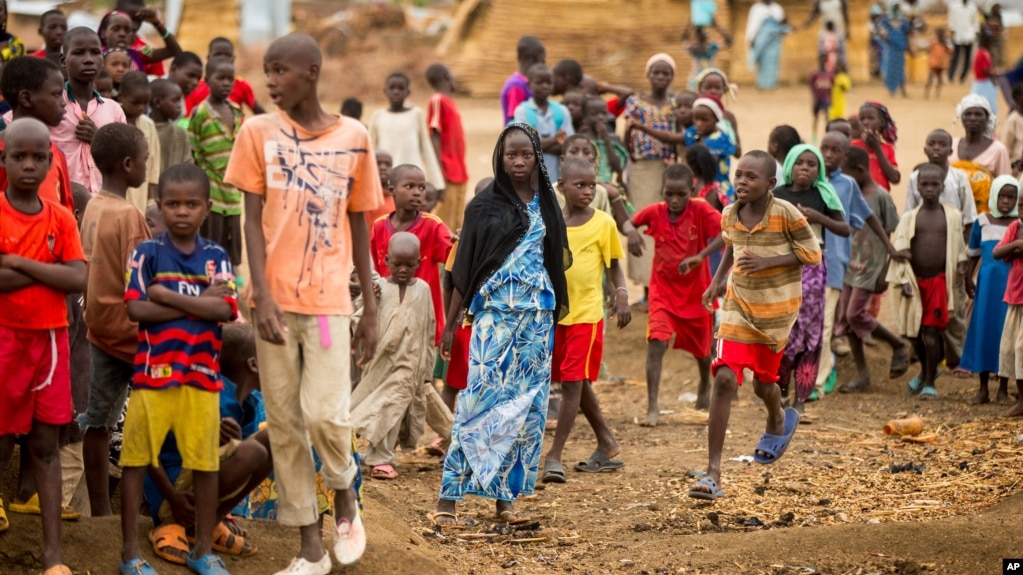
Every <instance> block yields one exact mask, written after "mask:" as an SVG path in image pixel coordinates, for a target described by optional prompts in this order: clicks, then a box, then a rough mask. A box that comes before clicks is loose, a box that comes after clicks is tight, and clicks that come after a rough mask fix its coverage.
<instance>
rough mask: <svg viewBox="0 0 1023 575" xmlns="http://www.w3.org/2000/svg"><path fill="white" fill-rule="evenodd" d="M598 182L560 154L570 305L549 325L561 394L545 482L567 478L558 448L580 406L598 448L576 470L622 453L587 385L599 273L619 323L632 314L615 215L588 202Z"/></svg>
mask: <svg viewBox="0 0 1023 575" xmlns="http://www.w3.org/2000/svg"><path fill="white" fill-rule="evenodd" d="M596 187H597V175H596V173H595V172H594V170H593V166H592V165H590V163H589V162H587V161H586V160H583V159H581V158H566V159H565V160H564V162H563V163H562V165H561V177H560V178H559V179H558V190H559V191H560V192H561V193H562V194H563V195H564V197H565V208H564V216H565V225H566V227H567V230H568V245H569V249H570V250H571V251H572V255H573V263H572V267H571V268H569V269H568V270H566V271H565V279H566V280H567V282H568V301H569V310H570V311H569V313H568V315H566V316H565V317H564V318H562V319H561V321H560V322H558V326H557V328H555V332H554V357H553V360H552V364H551V381H556V382H560V383H561V386H562V397H561V408H560V410H559V413H558V427H557V431H555V433H554V443H553V445H551V449H550V451H548V452H547V458H546V461H545V462H544V472H543V477H542V481H543V482H544V483H552V482H553V483H564V482H565V468H564V467H563V466H562V465H561V453H562V451H563V450H564V448H565V442H566V441H568V435H569V433H571V431H572V424H573V423H574V422H575V416H576V414H577V413H578V412H579V407H580V405H582V409H583V415H585V416H586V420H587V421H589V422H590V426H591V427H593V432H594V433H595V434H596V436H597V449H596V450H595V451H594V452H593V455H591V456H590V458H589V460H588V461H584V462H580V463H579V464H577V465H576V466H575V470H576V471H582V472H589V473H599V472H601V471H608V470H612V469H619V468H621V467H623V466H624V465H625V464H624V463H623V462H621V461H613V460H612V458H613V457H614V456H616V455H618V453H620V452H621V447H620V446H619V445H618V440H616V439H615V437H614V434H612V433H611V429H610V428H609V427H608V425H607V423H606V422H605V421H604V416H603V414H602V413H601V412H600V407H599V405H598V404H597V397H596V395H595V394H594V393H593V387H592V385H591V383H592V382H593V381H594V380H595V379H596V378H597V374H598V373H599V372H600V360H601V356H602V354H603V347H604V309H603V308H604V305H603V302H604V294H603V289H602V287H601V286H603V278H604V273H605V272H607V273H608V275H609V276H610V278H611V283H612V284H613V285H614V286H615V289H616V298H615V309H616V313H617V315H618V328H619V329H621V328H623V327H625V326H626V325H628V323H629V321H630V320H631V319H632V314H631V312H630V311H629V302H628V293H627V291H626V288H625V273H624V272H623V271H622V268H621V266H619V265H618V260H620V259H621V258H622V256H623V255H624V252H623V251H622V244H621V241H620V240H619V239H618V230H617V227H616V225H615V221H614V219H613V218H611V216H609V215H607V214H606V213H604V212H602V211H597V210H594V209H593V208H591V207H590V202H592V201H593V197H594V193H595V191H596ZM584 396H585V400H583V397H584Z"/></svg>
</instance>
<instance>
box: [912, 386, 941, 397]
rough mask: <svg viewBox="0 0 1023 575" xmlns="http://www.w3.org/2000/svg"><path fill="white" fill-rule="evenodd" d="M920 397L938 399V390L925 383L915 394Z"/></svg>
mask: <svg viewBox="0 0 1023 575" xmlns="http://www.w3.org/2000/svg"><path fill="white" fill-rule="evenodd" d="M917 397H919V398H920V399H938V390H936V389H934V388H933V387H931V386H929V385H927V386H924V387H922V388H921V389H920V393H918V394H917Z"/></svg>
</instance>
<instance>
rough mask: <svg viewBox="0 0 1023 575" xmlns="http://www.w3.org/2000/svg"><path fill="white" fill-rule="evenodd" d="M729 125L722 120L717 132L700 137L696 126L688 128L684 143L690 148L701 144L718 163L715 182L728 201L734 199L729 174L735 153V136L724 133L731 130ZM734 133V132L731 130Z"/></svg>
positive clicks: (733, 190) (733, 189)
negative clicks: (719, 185)
mask: <svg viewBox="0 0 1023 575" xmlns="http://www.w3.org/2000/svg"><path fill="white" fill-rule="evenodd" d="M731 126H732V125H731V123H728V122H726V121H724V120H722V121H721V122H719V123H718V130H717V131H716V132H714V133H713V134H711V135H709V136H706V137H700V133H699V132H697V131H696V126H689V127H688V128H686V133H685V143H686V147H687V148H688V147H689V146H692V145H693V144H703V145H704V146H707V149H708V150H710V153H711V155H713V156H714V159H715V160H717V163H718V172H717V177H716V180H717V182H718V183H719V184H721V191H723V192H724V193H725V195H727V196H728V199H729V201H731V200H734V199H735V188H733V187H732V180H731V179H730V174H731V170H732V154H734V153H735V136H734V135H731V134H729V132H728V131H726V129H725V128H726V127H727V129H728V130H731ZM732 132H733V133H734V130H732Z"/></svg>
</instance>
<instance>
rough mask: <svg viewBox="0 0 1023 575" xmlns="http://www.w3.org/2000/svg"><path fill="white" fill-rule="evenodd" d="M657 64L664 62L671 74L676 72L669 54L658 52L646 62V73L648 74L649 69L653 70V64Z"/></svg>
mask: <svg viewBox="0 0 1023 575" xmlns="http://www.w3.org/2000/svg"><path fill="white" fill-rule="evenodd" d="M658 62H664V63H665V64H667V65H668V66H669V67H670V68H671V73H672V74H674V73H675V70H676V67H675V59H674V58H672V57H671V55H670V54H667V53H665V52H658V53H657V54H654V55H653V56H650V59H649V60H647V61H646V73H647V74H649V73H650V68H653V67H654V64H656V63H658Z"/></svg>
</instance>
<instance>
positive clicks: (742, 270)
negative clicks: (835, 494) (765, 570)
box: [689, 150, 821, 499]
mask: <svg viewBox="0 0 1023 575" xmlns="http://www.w3.org/2000/svg"><path fill="white" fill-rule="evenodd" d="M774 170H775V162H774V158H772V157H771V155H770V154H768V153H766V152H762V151H759V150H755V151H752V152H750V153H748V154H746V155H745V156H743V157H742V159H740V160H739V165H738V166H736V169H735V198H736V203H734V204H732V205H730V206H728V207H727V208H725V211H724V214H723V215H722V218H721V237H722V239H723V240H724V242H725V244H726V246H727V247H726V248H725V255H724V258H723V259H722V261H721V267H719V268H718V271H717V273H716V274H715V275H714V279H712V280H711V282H710V285H709V287H708V288H707V290H706V291H705V292H704V293H703V305H704V308H705V309H706V310H707V311H708V312H710V310H711V309H712V307H711V306H712V303H713V301H714V299H715V298H717V297H718V296H719V294H721V293H722V292H724V294H725V305H724V307H723V309H722V313H721V323H720V326H719V327H718V332H717V339H718V344H717V359H715V360H714V363H713V365H712V366H711V369H712V370H713V375H714V390H713V392H712V395H711V407H710V426H709V431H708V434H707V445H708V464H707V475H705V476H703V477H702V478H701V479H700V480H699V481H697V482H696V483H695V484H694V485H693V486H692V487H690V490H689V497H692V498H695V499H717V498H718V497H721V496H722V495H724V490H723V489H721V487H720V484H721V452H722V450H723V448H724V444H725V433H726V431H727V429H728V420H729V417H730V416H731V412H732V398H733V397H734V396H735V392H736V391H737V388H736V384H737V383H741V382H742V379H741V378H742V374H743V371H744V370H745V369H749V370H751V371H752V372H753V389H754V392H755V393H756V395H757V397H759V398H760V399H761V400H763V402H764V407H765V408H766V409H767V425H766V428H767V429H766V432H765V433H764V435H763V436H761V438H760V441H759V442H758V444H757V447H756V450H755V451H754V453H753V458H754V461H756V462H757V463H760V464H770V463H774V462H776V461H778V459H780V458H781V456H782V455H783V454H784V453H785V451H786V450H787V449H788V446H789V444H790V443H791V441H792V436H793V434H794V433H795V431H796V426H797V425H798V423H799V413H798V412H797V411H796V410H795V409H791V408H789V409H786V410H784V411H783V410H782V407H781V391H780V390H779V389H778V386H777V385H775V384H776V383H777V381H778V379H779V378H778V372H779V370H780V367H781V361H782V356H783V354H784V351H785V344H786V342H787V341H788V337H789V332H790V330H791V329H792V324H793V323H795V321H796V316H797V314H798V312H799V307H800V304H801V303H802V282H801V281H800V279H799V277H800V276H801V275H802V273H801V269H800V268H802V267H804V266H816V265H819V264H820V262H821V251H820V241H819V240H818V239H817V237H816V236H815V235H814V232H813V231H812V230H811V229H810V224H809V223H808V222H807V221H806V218H805V217H804V216H803V214H802V213H801V212H800V211H799V210H798V209H797V208H796V207H795V206H793V205H792V204H790V203H788V202H786V201H782V200H778V199H776V198H775V197H774V195H773V194H772V193H771V191H770V190H771V189H772V188H774V187H775V183H776V178H775V175H774ZM736 250H740V253H739V255H738V256H736V255H735V251H736ZM733 263H734V264H735V268H734V270H733V268H732V264H733ZM726 278H727V279H726ZM725 287H727V290H723V289H722V288H725ZM737 380H738V381H737Z"/></svg>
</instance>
